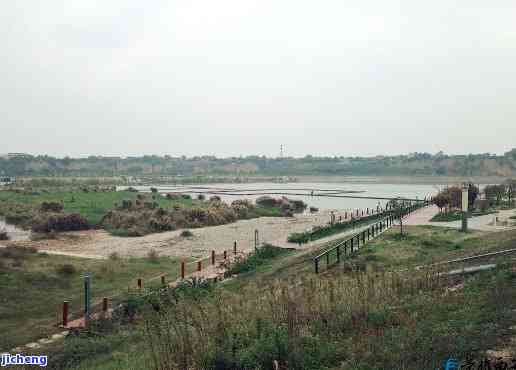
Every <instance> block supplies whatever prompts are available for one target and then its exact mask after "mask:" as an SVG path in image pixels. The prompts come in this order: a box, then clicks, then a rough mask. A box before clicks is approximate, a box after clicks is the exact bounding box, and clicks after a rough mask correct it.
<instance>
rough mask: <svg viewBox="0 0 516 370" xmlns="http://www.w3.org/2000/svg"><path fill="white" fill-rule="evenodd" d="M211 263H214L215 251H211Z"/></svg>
mask: <svg viewBox="0 0 516 370" xmlns="http://www.w3.org/2000/svg"><path fill="white" fill-rule="evenodd" d="M211 264H212V265H214V264H215V251H211Z"/></svg>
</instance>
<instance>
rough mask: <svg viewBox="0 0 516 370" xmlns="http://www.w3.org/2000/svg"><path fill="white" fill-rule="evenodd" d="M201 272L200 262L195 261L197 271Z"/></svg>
mask: <svg viewBox="0 0 516 370" xmlns="http://www.w3.org/2000/svg"><path fill="white" fill-rule="evenodd" d="M201 270H202V261H197V271H199V272H200V271H201Z"/></svg>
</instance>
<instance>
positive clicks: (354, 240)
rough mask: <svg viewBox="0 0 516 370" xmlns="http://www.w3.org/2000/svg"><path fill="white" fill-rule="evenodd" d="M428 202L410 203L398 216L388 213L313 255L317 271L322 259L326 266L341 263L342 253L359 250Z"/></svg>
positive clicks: (316, 271)
mask: <svg viewBox="0 0 516 370" xmlns="http://www.w3.org/2000/svg"><path fill="white" fill-rule="evenodd" d="M428 204H429V203H428V202H427V201H424V202H420V203H416V204H413V205H410V206H408V207H405V208H403V209H402V210H401V211H398V212H401V215H397V216H395V212H396V211H391V212H390V213H388V214H387V216H386V217H384V218H382V219H381V220H379V221H377V222H375V223H373V224H371V225H369V226H368V227H367V229H365V230H362V231H360V232H358V233H356V234H354V235H352V236H351V237H349V238H348V239H346V240H344V241H342V242H340V243H338V244H337V245H335V246H332V247H331V248H329V249H327V250H325V251H324V252H322V253H320V254H318V255H317V256H315V257H313V258H312V260H313V262H314V267H315V273H316V274H318V273H319V267H320V266H319V263H320V261H321V259H326V268H328V267H329V266H330V265H331V264H332V263H339V262H340V261H341V257H342V255H344V256H347V255H348V254H349V255H350V254H352V253H353V252H355V251H356V250H358V249H359V248H360V246H361V245H364V244H365V243H366V242H367V241H369V240H370V239H374V238H375V237H377V236H378V235H379V234H380V233H382V232H384V231H385V230H387V229H389V228H391V227H392V226H393V225H394V220H395V219H399V218H400V217H401V218H404V217H406V216H408V215H409V214H410V213H412V212H414V211H416V210H418V209H420V208H422V207H424V206H427V205H428ZM332 257H335V258H334V260H333V262H332V261H331V260H332Z"/></svg>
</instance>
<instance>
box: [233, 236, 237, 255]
mask: <svg viewBox="0 0 516 370" xmlns="http://www.w3.org/2000/svg"><path fill="white" fill-rule="evenodd" d="M236 250H237V242H236V240H235V242H234V243H233V254H234V255H236V254H237V251H236Z"/></svg>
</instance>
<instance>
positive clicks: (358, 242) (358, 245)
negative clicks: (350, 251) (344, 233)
mask: <svg viewBox="0 0 516 370" xmlns="http://www.w3.org/2000/svg"><path fill="white" fill-rule="evenodd" d="M353 238H354V237H353ZM356 238H357V248H359V247H360V234H357V235H356Z"/></svg>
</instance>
